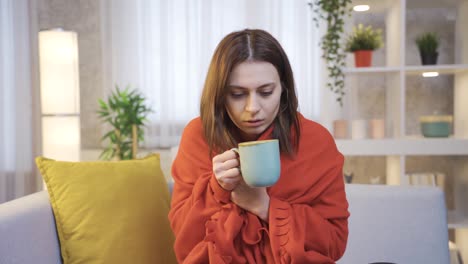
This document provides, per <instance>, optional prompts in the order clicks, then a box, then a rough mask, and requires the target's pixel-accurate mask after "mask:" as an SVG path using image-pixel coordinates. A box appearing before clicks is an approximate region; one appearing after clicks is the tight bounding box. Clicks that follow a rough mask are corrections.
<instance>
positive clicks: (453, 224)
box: [447, 211, 468, 229]
mask: <svg viewBox="0 0 468 264" xmlns="http://www.w3.org/2000/svg"><path fill="white" fill-rule="evenodd" d="M447 218H448V219H447V222H448V227H449V228H452V229H454V228H468V217H463V216H462V215H460V214H458V213H457V212H456V211H448V212H447Z"/></svg>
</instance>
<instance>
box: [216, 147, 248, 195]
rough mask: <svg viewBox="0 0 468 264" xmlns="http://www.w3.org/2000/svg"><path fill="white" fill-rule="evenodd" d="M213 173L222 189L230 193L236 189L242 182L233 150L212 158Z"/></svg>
mask: <svg viewBox="0 0 468 264" xmlns="http://www.w3.org/2000/svg"><path fill="white" fill-rule="evenodd" d="M213 173H214V175H215V177H216V180H217V181H218V183H219V185H220V186H221V187H222V188H223V189H225V190H227V191H232V190H233V189H234V188H236V187H237V185H239V183H240V181H241V180H242V175H241V173H240V169H239V159H238V155H237V153H236V152H234V151H233V150H227V151H225V152H224V153H222V154H219V155H216V156H214V158H213Z"/></svg>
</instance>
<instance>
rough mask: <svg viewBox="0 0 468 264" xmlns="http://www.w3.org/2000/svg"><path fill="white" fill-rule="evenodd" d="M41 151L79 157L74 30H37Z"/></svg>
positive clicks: (52, 155) (67, 158)
mask: <svg viewBox="0 0 468 264" xmlns="http://www.w3.org/2000/svg"><path fill="white" fill-rule="evenodd" d="M39 71H40V87H41V88H40V89H41V111H42V151H43V155H44V156H45V157H48V158H52V159H57V160H65V161H78V160H79V159H80V85H79V71H78V41H77V34H76V32H72V31H64V30H62V29H52V30H44V31H40V32H39Z"/></svg>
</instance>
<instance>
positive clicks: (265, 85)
mask: <svg viewBox="0 0 468 264" xmlns="http://www.w3.org/2000/svg"><path fill="white" fill-rule="evenodd" d="M273 84H275V83H274V82H269V83H265V84H262V85H260V86H258V87H256V88H255V90H257V89H261V88H265V87H267V86H270V85H273ZM228 88H237V89H245V90H247V89H249V88H246V87H243V86H239V85H232V84H230V85H228Z"/></svg>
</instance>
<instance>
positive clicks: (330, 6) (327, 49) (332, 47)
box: [308, 0, 352, 106]
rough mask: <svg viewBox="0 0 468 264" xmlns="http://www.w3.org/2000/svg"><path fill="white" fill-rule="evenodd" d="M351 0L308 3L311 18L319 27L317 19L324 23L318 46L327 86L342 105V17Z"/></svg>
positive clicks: (343, 81)
mask: <svg viewBox="0 0 468 264" xmlns="http://www.w3.org/2000/svg"><path fill="white" fill-rule="evenodd" d="M351 2H352V1H351V0H312V1H309V2H308V5H309V6H310V7H311V9H312V10H313V11H314V13H315V16H314V18H313V20H314V21H315V24H316V26H317V27H319V19H320V20H321V21H323V22H325V23H326V28H327V30H326V32H325V34H324V35H323V36H322V38H321V40H320V46H321V48H322V51H323V54H322V58H324V59H325V62H326V67H327V70H328V81H327V88H328V89H330V91H332V92H333V93H335V94H336V101H337V102H338V103H339V104H340V106H343V97H344V95H345V74H344V72H343V67H344V66H345V59H346V51H345V49H344V46H343V43H344V41H343V37H344V36H343V32H344V24H345V21H344V18H345V17H346V16H350V15H351V11H352V8H351V6H350V4H351Z"/></svg>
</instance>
